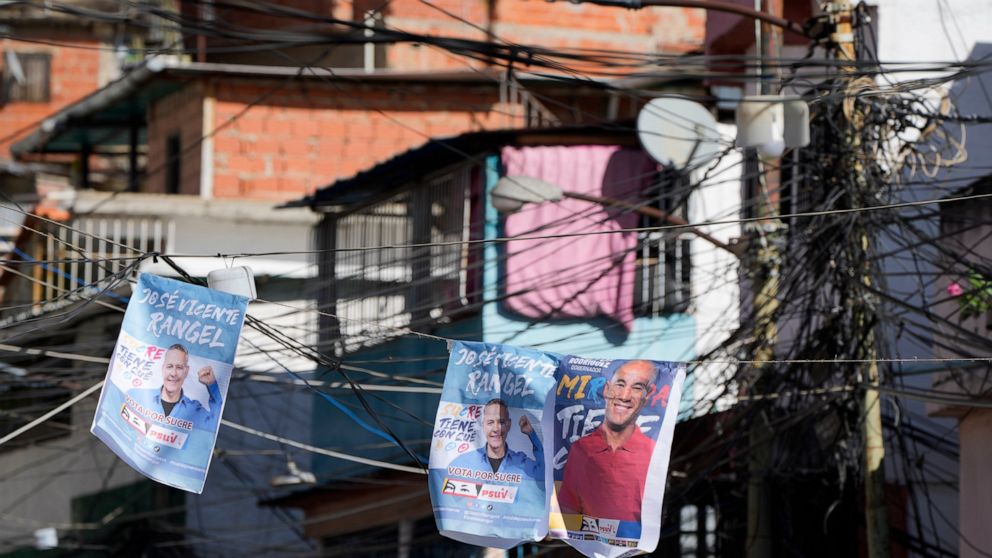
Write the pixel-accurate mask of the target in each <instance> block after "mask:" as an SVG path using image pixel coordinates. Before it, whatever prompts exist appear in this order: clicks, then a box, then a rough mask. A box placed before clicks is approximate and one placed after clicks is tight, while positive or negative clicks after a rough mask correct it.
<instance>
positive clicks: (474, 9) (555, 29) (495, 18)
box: [386, 0, 706, 70]
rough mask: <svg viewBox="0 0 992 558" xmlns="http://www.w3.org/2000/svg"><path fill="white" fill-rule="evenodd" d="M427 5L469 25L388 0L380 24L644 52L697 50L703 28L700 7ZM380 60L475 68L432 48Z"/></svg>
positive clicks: (443, 1) (400, 50)
mask: <svg viewBox="0 0 992 558" xmlns="http://www.w3.org/2000/svg"><path fill="white" fill-rule="evenodd" d="M432 3H433V4H435V5H437V6H438V7H441V8H444V9H445V10H446V11H448V12H449V13H451V14H452V15H453V16H457V18H461V19H463V20H466V21H468V22H471V23H473V24H475V27H473V26H470V25H468V24H467V23H465V22H461V21H458V19H456V17H451V16H449V15H445V14H443V13H441V12H440V11H438V10H435V9H432V8H430V7H429V6H426V5H425V4H423V3H422V2H418V1H416V0H396V1H394V2H392V3H390V4H389V7H388V11H387V13H386V24H387V26H389V27H394V28H398V29H402V30H404V31H409V32H413V33H428V34H440V35H446V36H459V37H470V38H473V39H478V40H484V39H486V32H487V31H488V32H490V33H492V34H493V35H495V37H497V38H498V39H500V40H502V41H504V42H512V43H520V44H527V45H540V46H543V47H548V48H570V49H574V48H583V49H606V50H624V51H631V52H637V53H644V54H682V53H686V52H690V51H698V50H702V48H703V43H704V40H705V32H706V14H705V12H704V11H703V10H698V9H690V8H643V9H640V10H627V9H622V8H611V7H604V6H594V5H590V4H572V3H569V2H546V1H543V0H488V1H487V0H465V1H462V0H438V1H435V2H432ZM387 63H388V66H389V67H391V68H403V69H420V70H426V69H431V68H465V67H466V65H472V66H475V67H478V66H480V65H481V63H479V62H469V61H467V60H466V59H464V58H460V57H455V56H452V55H449V54H447V53H444V52H442V51H440V50H438V49H435V48H432V47H427V46H416V45H411V44H397V45H393V46H390V47H388V50H387ZM570 65H572V66H573V67H574V68H575V69H579V70H582V69H586V68H588V66H586V65H583V64H582V63H581V62H571V63H570Z"/></svg>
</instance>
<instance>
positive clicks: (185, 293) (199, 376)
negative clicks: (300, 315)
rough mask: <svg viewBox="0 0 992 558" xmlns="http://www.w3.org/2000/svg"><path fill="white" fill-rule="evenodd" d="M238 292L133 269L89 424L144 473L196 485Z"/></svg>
mask: <svg viewBox="0 0 992 558" xmlns="http://www.w3.org/2000/svg"><path fill="white" fill-rule="evenodd" d="M247 306H248V299H247V298H245V297H243V296H238V295H233V294H229V293H225V292H221V291H216V290H212V289H208V288H206V287H201V286H199V285H193V284H190V283H184V282H181V281H176V280H174V279H167V278H164V277H157V276H154V275H149V274H147V273H143V274H141V275H139V276H138V282H137V285H135V287H134V291H133V293H132V295H131V298H130V300H129V302H128V306H127V311H126V312H125V313H124V322H123V324H121V332H120V335H119V336H118V337H117V345H116V346H115V347H114V354H113V356H112V357H111V359H110V366H109V367H108V370H107V379H106V382H105V383H104V386H103V390H102V391H101V392H100V402H99V403H98V404H97V409H96V414H95V415H94V417H93V426H92V428H91V431H92V432H93V434H94V435H96V436H97V437H98V438H100V440H102V441H103V443H105V444H106V445H107V446H108V447H109V448H110V449H111V450H113V452H114V453H116V454H117V456H118V457H120V458H121V460H123V461H124V462H125V463H127V464H128V465H130V466H131V467H133V468H134V469H135V470H137V471H138V472H140V473H142V474H144V475H145V476H147V477H149V478H151V479H153V480H156V481H158V482H161V483H163V484H167V485H169V486H174V487H176V488H180V489H183V490H187V491H189V492H195V493H197V494H199V493H201V492H202V491H203V485H204V482H205V481H206V477H207V470H208V469H209V467H210V459H211V457H212V455H213V450H214V442H215V441H216V439H217V429H218V427H219V426H220V418H221V415H222V413H223V411H224V400H225V398H226V396H227V388H228V385H229V384H230V381H231V372H232V370H233V364H234V357H235V354H236V353H237V347H238V340H239V339H240V336H241V326H242V325H243V323H244V319H245V311H246V309H247Z"/></svg>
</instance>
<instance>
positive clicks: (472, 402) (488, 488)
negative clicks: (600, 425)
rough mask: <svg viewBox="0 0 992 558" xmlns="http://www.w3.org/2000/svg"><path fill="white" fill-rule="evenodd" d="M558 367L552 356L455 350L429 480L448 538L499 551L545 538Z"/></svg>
mask: <svg viewBox="0 0 992 558" xmlns="http://www.w3.org/2000/svg"><path fill="white" fill-rule="evenodd" d="M557 368H558V357H557V355H554V354H552V353H544V352H541V351H535V350H531V349H521V348H517V347H510V346H507V345H498V344H489V343H470V342H457V343H455V344H454V345H453V346H452V348H451V357H450V359H449V361H448V370H447V375H446V376H445V380H444V389H443V391H442V394H441V402H440V404H439V405H438V410H437V417H436V419H435V421H434V434H433V437H432V440H431V453H430V470H429V475H428V478H429V483H430V494H431V502H432V504H433V507H434V517H435V520H436V521H437V526H438V530H439V531H440V532H441V534H442V535H445V536H447V537H450V538H453V539H455V540H459V541H462V542H465V543H469V544H475V545H479V546H488V547H496V548H511V547H513V546H516V545H517V544H520V543H521V542H525V541H537V540H541V539H543V538H544V537H545V535H546V534H547V531H548V494H549V492H548V489H549V487H550V477H548V476H547V474H546V467H545V463H546V462H547V460H548V457H549V455H550V454H548V450H547V449H546V444H545V439H546V438H545V431H544V430H543V428H542V424H543V423H544V420H545V413H546V412H548V409H549V408H550V404H551V402H552V401H551V398H550V393H551V390H552V389H553V388H554V386H555V371H556V370H557ZM546 407H547V408H546Z"/></svg>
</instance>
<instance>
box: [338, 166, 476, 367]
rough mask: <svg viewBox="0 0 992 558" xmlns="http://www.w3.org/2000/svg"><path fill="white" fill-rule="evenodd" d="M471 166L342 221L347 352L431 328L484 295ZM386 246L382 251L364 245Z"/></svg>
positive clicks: (341, 315)
mask: <svg viewBox="0 0 992 558" xmlns="http://www.w3.org/2000/svg"><path fill="white" fill-rule="evenodd" d="M473 168H474V167H472V166H468V165H466V166H460V167H457V168H455V169H453V170H449V171H447V172H443V173H439V174H436V175H433V176H431V177H428V178H426V179H424V180H423V181H421V182H420V183H419V184H417V185H415V186H413V187H411V188H409V189H407V190H405V191H403V192H402V193H399V194H396V195H394V196H392V197H390V198H388V199H385V200H382V201H380V202H377V203H375V204H373V205H370V206H368V207H365V208H362V209H359V210H356V211H353V212H351V213H347V214H345V215H342V216H339V217H337V218H336V219H335V224H334V225H332V226H334V239H333V245H334V247H335V248H336V253H335V255H334V277H335V285H334V290H335V292H334V293H332V294H331V295H330V296H331V297H333V299H334V300H335V301H336V302H335V306H336V311H337V312H336V313H337V316H338V320H337V321H338V323H337V324H336V325H335V326H334V327H335V328H336V329H337V330H338V332H339V334H340V337H341V339H342V341H343V344H342V347H341V348H342V349H344V350H353V349H355V348H358V347H361V346H366V345H372V344H375V343H376V342H378V341H379V340H382V339H384V338H389V337H391V336H392V335H393V334H394V333H395V328H404V327H411V328H413V329H425V328H427V327H428V326H429V325H431V324H434V323H438V322H444V321H446V320H447V319H450V317H451V316H452V315H453V314H455V313H456V312H458V311H459V310H460V309H463V308H465V307H466V306H469V305H470V304H472V303H474V302H476V301H477V299H478V296H479V295H478V292H477V291H478V288H477V286H476V282H477V274H476V273H475V272H474V271H473V269H472V267H473V266H472V265H470V260H472V262H474V261H475V258H474V255H473V254H472V253H470V250H471V248H470V246H469V245H468V244H467V243H464V241H466V240H469V238H470V234H471V230H472V227H471V226H470V223H471V210H470V196H471V192H470V188H471V176H472V172H473ZM369 246H382V247H383V248H381V249H378V250H368V249H359V248H367V247H369Z"/></svg>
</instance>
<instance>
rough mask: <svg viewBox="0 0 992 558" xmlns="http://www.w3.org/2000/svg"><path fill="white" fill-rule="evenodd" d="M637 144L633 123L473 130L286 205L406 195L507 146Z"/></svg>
mask: <svg viewBox="0 0 992 558" xmlns="http://www.w3.org/2000/svg"><path fill="white" fill-rule="evenodd" d="M579 144H609V145H637V137H636V134H635V132H634V128H633V124H632V123H631V124H629V125H621V124H613V125H603V126H581V127H567V128H565V127H562V128H545V129H524V130H495V131H483V132H468V133H465V134H461V135H458V136H452V137H446V138H434V139H431V140H429V141H427V142H426V143H424V144H421V145H420V146H418V147H414V148H412V149H409V150H407V151H405V152H403V153H400V154H399V155H396V156H394V157H393V158H391V159H389V160H387V161H384V162H382V163H379V164H377V165H375V166H373V167H370V168H368V169H366V170H364V171H361V172H359V173H358V174H356V175H354V176H352V177H350V178H344V179H341V180H338V181H336V182H334V183H332V184H330V185H328V186H326V187H324V188H321V189H319V190H317V191H316V192H314V193H313V194H312V195H309V196H307V197H304V198H301V199H298V200H294V201H291V202H289V203H286V204H284V205H282V206H280V207H311V208H314V209H316V208H327V207H335V206H337V207H349V206H356V205H363V204H367V203H370V202H371V201H373V200H375V199H377V198H380V197H382V196H384V195H387V194H389V193H391V192H396V191H400V190H402V189H404V188H406V187H408V186H409V185H410V184H411V183H413V182H416V181H418V180H420V179H422V178H423V177H424V176H426V175H428V174H430V173H432V172H435V171H438V170H441V169H444V168H446V167H449V166H451V165H454V164H456V163H460V162H467V161H475V162H478V163H480V164H481V163H482V162H483V157H484V156H485V155H487V154H490V153H494V152H495V151H496V150H497V149H499V148H500V147H503V146H506V145H579Z"/></svg>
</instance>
